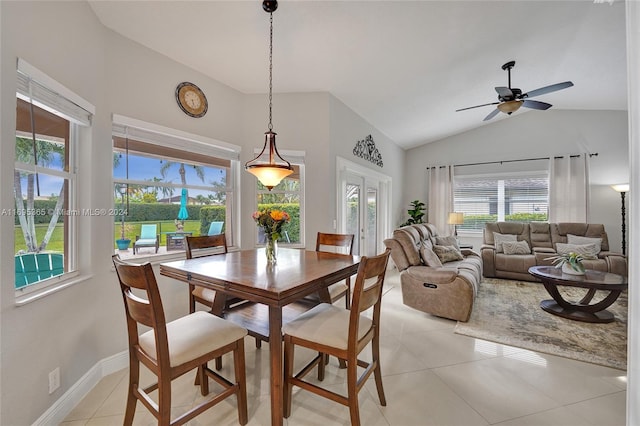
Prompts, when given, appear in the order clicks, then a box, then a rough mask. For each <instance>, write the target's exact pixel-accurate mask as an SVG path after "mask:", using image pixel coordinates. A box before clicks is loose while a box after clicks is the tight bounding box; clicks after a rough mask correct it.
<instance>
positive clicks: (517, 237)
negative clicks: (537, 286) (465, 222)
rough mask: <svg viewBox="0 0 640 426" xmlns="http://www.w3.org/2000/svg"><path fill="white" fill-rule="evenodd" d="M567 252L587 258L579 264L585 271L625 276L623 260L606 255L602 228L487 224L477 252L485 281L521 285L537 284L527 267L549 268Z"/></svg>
mask: <svg viewBox="0 0 640 426" xmlns="http://www.w3.org/2000/svg"><path fill="white" fill-rule="evenodd" d="M505 244H506V246H505ZM525 246H528V247H525ZM505 247H506V248H508V249H507V250H505ZM567 251H574V252H582V251H584V253H583V254H586V256H587V257H591V258H592V259H587V260H584V261H583V263H584V266H585V268H587V269H595V270H598V271H603V272H613V273H616V274H620V275H624V276H626V275H627V259H626V257H625V256H624V255H623V254H622V253H617V252H612V251H609V240H608V238H607V233H606V232H605V229H604V225H602V224H594V223H547V222H531V223H522V222H494V223H487V224H485V228H484V233H483V245H482V246H481V248H480V254H481V256H482V264H483V271H484V276H485V277H495V278H508V279H515V280H525V281H537V279H536V278H534V277H533V276H531V275H530V274H529V272H528V270H529V268H530V267H531V266H537V265H552V264H553V263H552V261H551V260H550V259H549V258H551V257H553V256H556V255H557V254H559V253H563V252H567Z"/></svg>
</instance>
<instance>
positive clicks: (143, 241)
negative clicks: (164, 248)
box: [133, 225, 160, 254]
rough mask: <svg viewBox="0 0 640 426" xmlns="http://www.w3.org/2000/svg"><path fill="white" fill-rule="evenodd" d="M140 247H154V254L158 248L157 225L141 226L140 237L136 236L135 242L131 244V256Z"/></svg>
mask: <svg viewBox="0 0 640 426" xmlns="http://www.w3.org/2000/svg"><path fill="white" fill-rule="evenodd" d="M141 247H155V248H156V253H157V252H158V248H159V247H160V235H158V225H142V226H141V227H140V235H136V242H135V243H134V244H133V254H136V250H138V252H139V251H140V248H141Z"/></svg>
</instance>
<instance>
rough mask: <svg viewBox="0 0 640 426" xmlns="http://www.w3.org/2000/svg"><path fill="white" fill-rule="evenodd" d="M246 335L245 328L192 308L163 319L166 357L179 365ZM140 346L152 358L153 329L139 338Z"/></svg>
mask: <svg viewBox="0 0 640 426" xmlns="http://www.w3.org/2000/svg"><path fill="white" fill-rule="evenodd" d="M246 335H247V330H245V329H244V328H242V327H240V326H237V325H235V324H233V323H232V322H230V321H226V320H224V319H222V318H218V317H217V316H215V315H211V314H210V313H207V312H202V311H199V312H194V313H192V314H190V315H187V316H184V317H182V318H178V319H177V320H175V321H171V322H169V323H167V340H168V342H169V360H170V364H171V367H176V366H178V365H182V364H184V363H186V362H189V361H192V360H194V359H197V358H199V357H201V356H202V355H205V354H207V353H209V352H211V351H214V350H216V349H218V348H221V347H223V346H225V345H228V344H229V343H232V342H235V341H236V340H239V339H242V338H243V337H244V336H246ZM139 342H140V347H141V348H142V349H143V350H144V351H145V352H146V353H147V354H148V355H149V356H150V357H151V358H153V359H155V358H156V342H155V337H154V335H153V330H150V331H147V332H146V333H144V334H142V335H141V336H140V338H139Z"/></svg>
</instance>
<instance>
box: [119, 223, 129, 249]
mask: <svg viewBox="0 0 640 426" xmlns="http://www.w3.org/2000/svg"><path fill="white" fill-rule="evenodd" d="M123 219H124V216H123ZM129 228H130V226H129V225H125V223H124V220H123V221H122V223H121V224H120V238H119V239H117V240H116V245H117V246H118V250H128V249H129V244H131V239H129V238H127V235H126V231H127V230H128V229H129Z"/></svg>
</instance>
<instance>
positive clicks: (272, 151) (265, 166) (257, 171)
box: [244, 0, 293, 191]
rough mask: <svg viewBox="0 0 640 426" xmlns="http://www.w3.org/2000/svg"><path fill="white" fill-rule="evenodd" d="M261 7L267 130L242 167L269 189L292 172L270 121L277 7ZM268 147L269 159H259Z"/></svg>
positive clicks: (266, 2)
mask: <svg viewBox="0 0 640 426" xmlns="http://www.w3.org/2000/svg"><path fill="white" fill-rule="evenodd" d="M262 8H263V9H264V10H265V12H267V13H269V15H270V20H269V22H270V27H269V130H268V131H267V132H266V133H265V134H264V145H263V147H262V151H261V152H260V154H258V156H257V157H256V158H254V159H253V160H251V161H247V163H246V164H245V165H244V168H245V169H246V170H247V171H248V172H249V173H251V174H252V175H254V176H255V177H257V178H258V180H259V181H260V182H261V183H262V184H263V185H264V186H266V187H267V189H268V190H269V191H271V190H272V189H273V188H274V187H275V186H277V185H278V184H279V183H280V181H281V180H282V179H284V178H286V177H287V176H289V175H290V174H292V173H293V167H291V163H289V162H288V161H287V160H285V159H284V158H282V157H281V156H280V153H278V148H277V147H276V133H275V132H274V131H273V124H272V123H271V116H272V114H271V113H272V106H273V103H272V98H273V94H272V92H273V83H272V82H273V12H275V10H276V9H277V8H278V2H277V1H275V0H271V1H270V0H264V1H263V2H262ZM267 146H268V147H269V151H268V153H269V160H268V161H266V160H265V159H261V157H262V156H263V155H264V154H265V152H266V151H267Z"/></svg>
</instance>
